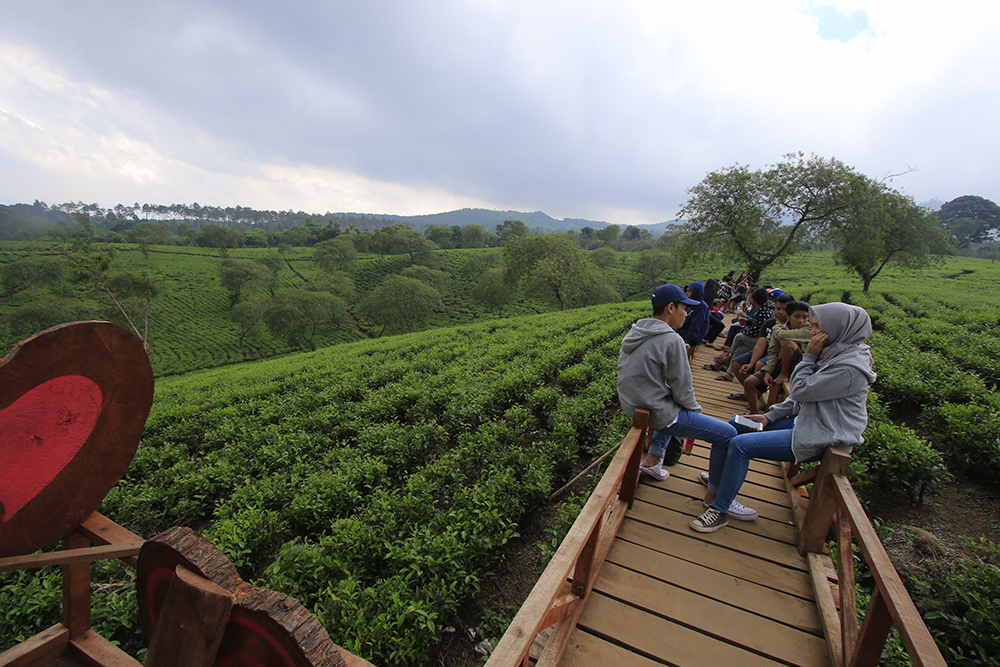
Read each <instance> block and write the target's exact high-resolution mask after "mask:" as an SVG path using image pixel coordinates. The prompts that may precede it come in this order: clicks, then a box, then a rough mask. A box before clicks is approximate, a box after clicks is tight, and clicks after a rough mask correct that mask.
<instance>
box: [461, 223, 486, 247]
mask: <svg viewBox="0 0 1000 667" xmlns="http://www.w3.org/2000/svg"><path fill="white" fill-rule="evenodd" d="M485 243H486V230H485V229H483V227H482V225H466V226H464V227H462V247H463V248H482V247H483V245H485Z"/></svg>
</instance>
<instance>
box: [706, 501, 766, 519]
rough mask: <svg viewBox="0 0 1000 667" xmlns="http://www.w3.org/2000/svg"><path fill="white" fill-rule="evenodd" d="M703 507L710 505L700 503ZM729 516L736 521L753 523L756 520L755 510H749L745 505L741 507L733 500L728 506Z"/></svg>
mask: <svg viewBox="0 0 1000 667" xmlns="http://www.w3.org/2000/svg"><path fill="white" fill-rule="evenodd" d="M701 504H702V505H704V506H705V507H711V505H709V504H707V503H705V502H704V501H702V503H701ZM729 516H730V517H732V518H734V519H736V520H738V521H753V520H754V519H756V518H757V510H755V509H751V508H749V507H747V506H746V505H741V504H740V503H738V502H736V501H735V500H734V501H733V502H732V503H730V504H729Z"/></svg>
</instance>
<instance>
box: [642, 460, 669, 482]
mask: <svg viewBox="0 0 1000 667" xmlns="http://www.w3.org/2000/svg"><path fill="white" fill-rule="evenodd" d="M639 470H641V471H642V472H644V473H646V474H647V475H649V476H650V477H652V478H653V479H655V480H656V481H657V482H662V481H663V480H665V479H666V478H667V477H670V471H669V470H664V469H663V462H662V461H661V462H659V463H657V464H656V465H655V466H639Z"/></svg>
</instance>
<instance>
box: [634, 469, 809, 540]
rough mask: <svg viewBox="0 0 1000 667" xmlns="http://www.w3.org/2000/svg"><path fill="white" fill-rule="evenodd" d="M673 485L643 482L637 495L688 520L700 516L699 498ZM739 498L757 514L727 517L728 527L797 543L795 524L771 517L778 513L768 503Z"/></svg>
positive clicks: (700, 505) (702, 505)
mask: <svg viewBox="0 0 1000 667" xmlns="http://www.w3.org/2000/svg"><path fill="white" fill-rule="evenodd" d="M675 485H676V482H675V483H671V482H670V480H667V481H666V482H664V483H656V482H652V483H650V484H642V485H641V486H640V489H639V491H638V492H637V493H636V498H637V499H639V500H642V501H643V502H645V503H647V504H649V505H652V506H654V507H658V508H662V509H664V510H671V511H674V512H678V513H680V514H683V515H685V516H687V517H688V520H689V521H690V520H691V519H694V518H695V517H697V516H700V515H701V513H702V512H704V511H705V505H704V503H703V502H702V499H701V498H698V499H694V498H691V497H690V496H684V495H681V494H678V493H674V492H673V490H672V488H671V487H672V486H675ZM702 488H705V487H702ZM741 500H742V501H743V502H744V503H745V504H747V505H748V506H750V507H753V508H754V509H756V510H757V511H758V512H759V513H760V516H759V517H758V518H757V519H756V520H754V521H737V520H736V519H730V521H729V526H730V527H731V528H737V529H739V530H743V531H746V532H749V533H753V534H754V535H761V536H763V537H767V538H769V539H772V540H777V541H779V542H783V543H785V544H789V545H796V544H797V543H798V535H797V533H796V532H795V527H794V526H792V525H791V524H790V523H788V522H783V521H776V520H774V519H772V518H771V517H772V516H774V515H775V514H778V512H775V511H774V510H772V508H771V507H770V506H768V505H767V503H761V504H757V503H751V502H750V500H748V499H741ZM634 509H635V508H633V510H634ZM633 516H636V518H638V515H636V514H633ZM785 516H787V514H786V515H785Z"/></svg>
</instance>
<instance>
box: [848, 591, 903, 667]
mask: <svg viewBox="0 0 1000 667" xmlns="http://www.w3.org/2000/svg"><path fill="white" fill-rule="evenodd" d="M891 629H892V614H890V613H889V606H888V605H887V604H886V603H885V598H884V597H882V593H881V591H879V588H878V586H876V587H875V590H874V592H872V599H871V601H870V602H869V603H868V610H867V611H866V612H865V620H864V623H862V624H861V634H860V635H859V636H858V642H857V644H855V646H854V651H853V652H852V653H846V654H845V655H850V661H849V662H848V663H847V664H848V667H876V665H878V662H879V659H880V658H881V657H882V648H883V647H884V646H885V640H886V639H887V638H888V637H889V631H890V630H891Z"/></svg>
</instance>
